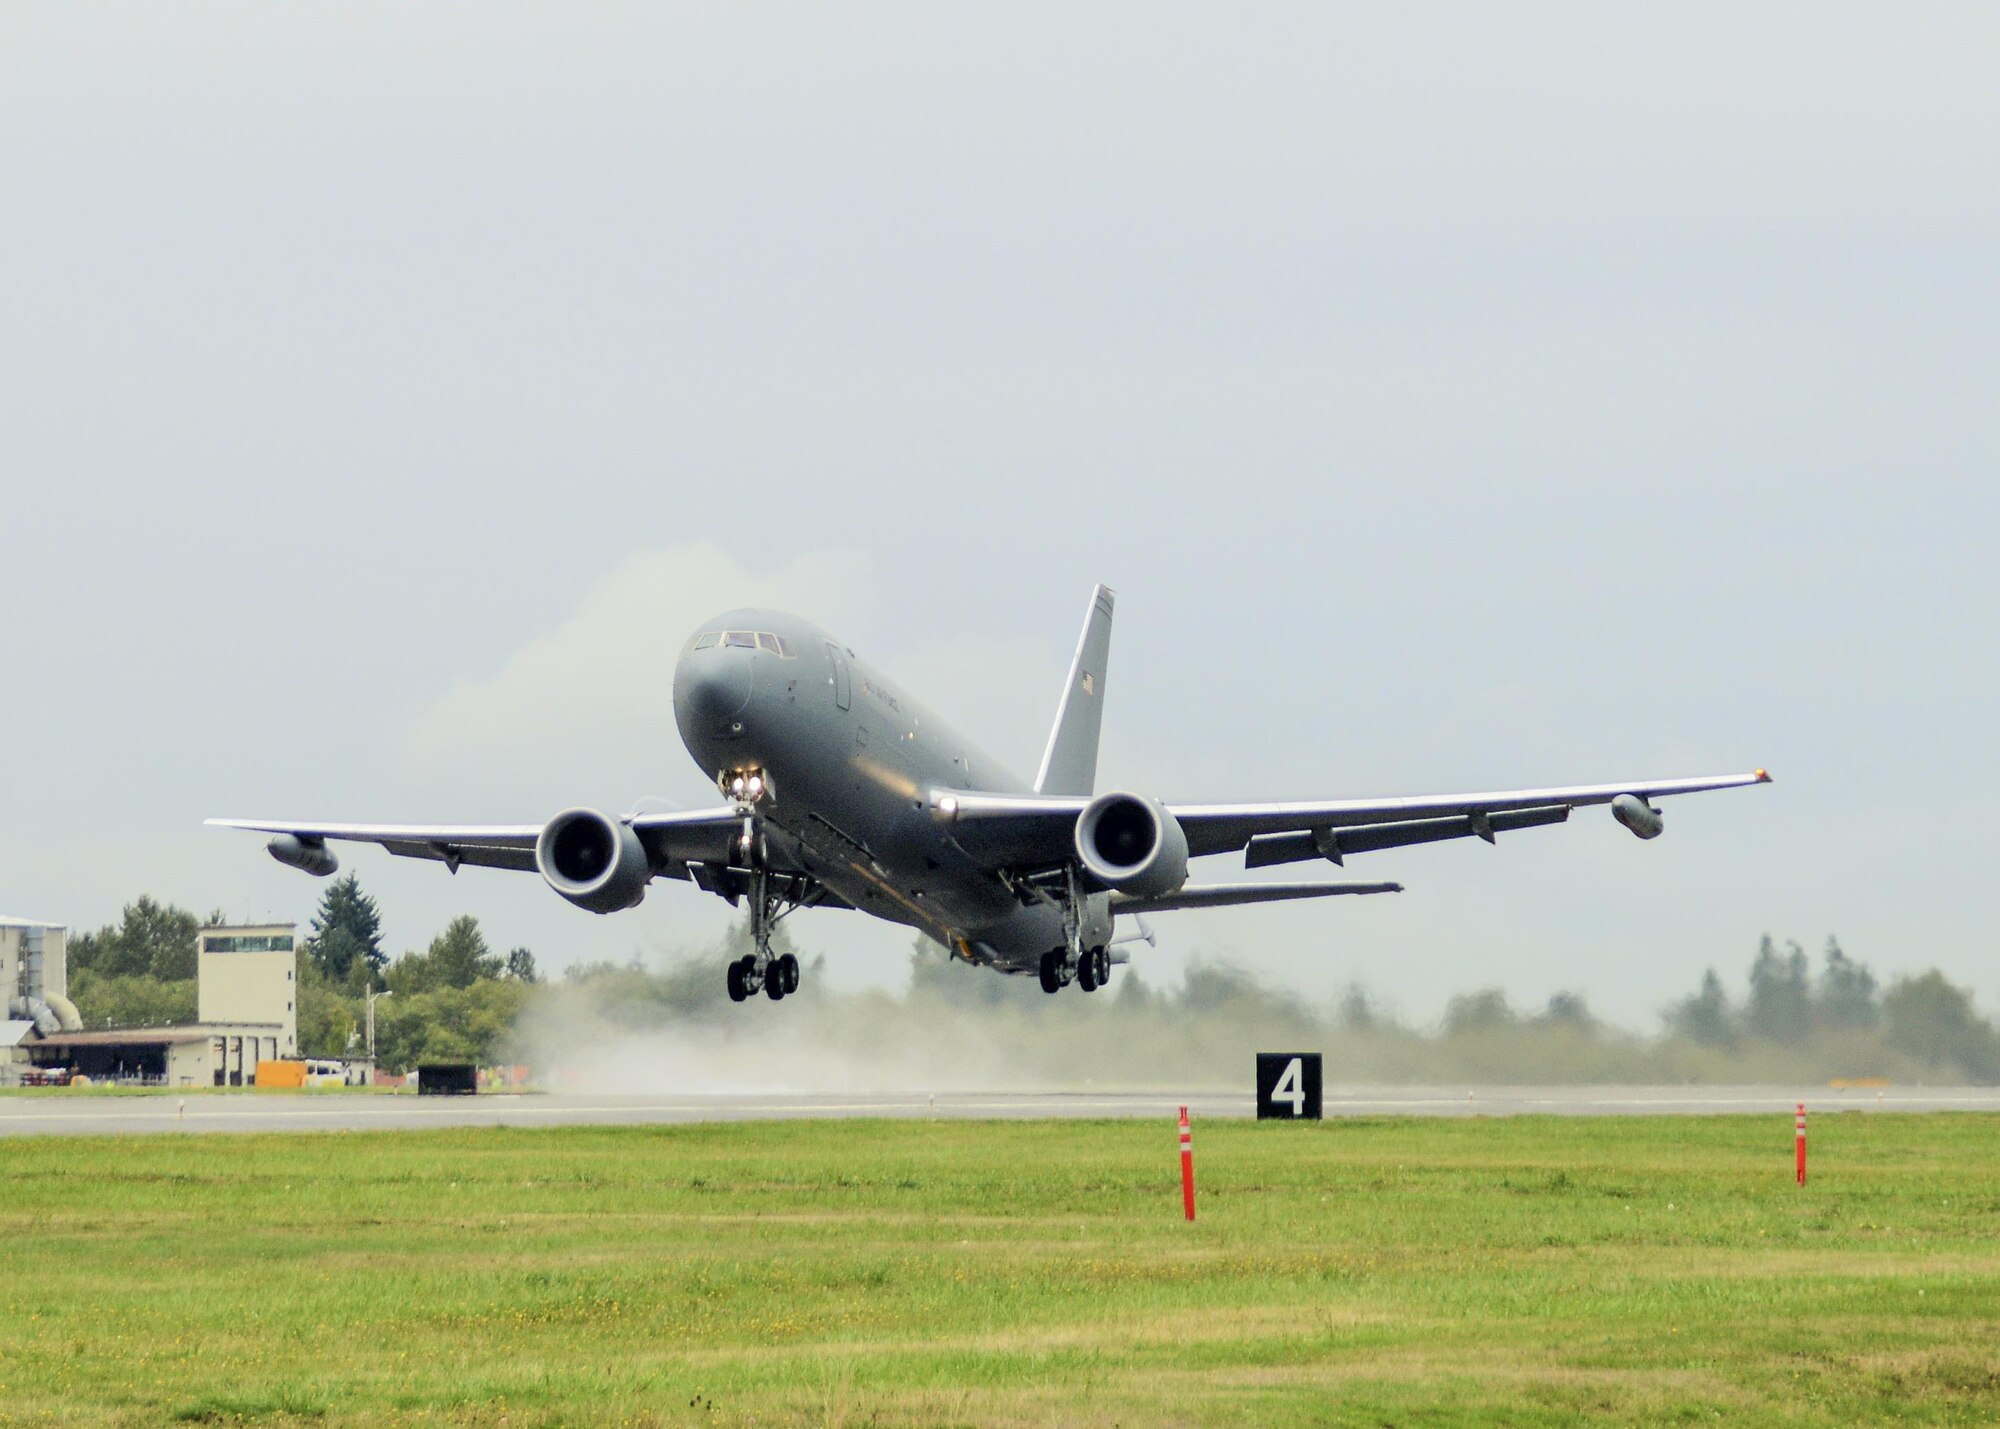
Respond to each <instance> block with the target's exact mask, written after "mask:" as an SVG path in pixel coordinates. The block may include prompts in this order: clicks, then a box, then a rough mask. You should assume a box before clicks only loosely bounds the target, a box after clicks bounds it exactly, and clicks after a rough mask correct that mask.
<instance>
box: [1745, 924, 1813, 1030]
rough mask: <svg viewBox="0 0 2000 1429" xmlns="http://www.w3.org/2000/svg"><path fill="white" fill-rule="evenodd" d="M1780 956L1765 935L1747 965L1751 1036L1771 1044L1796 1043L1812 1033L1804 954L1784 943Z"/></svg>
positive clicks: (1807, 965)
mask: <svg viewBox="0 0 2000 1429" xmlns="http://www.w3.org/2000/svg"><path fill="white" fill-rule="evenodd" d="M1785 946H1786V947H1787V948H1789V949H1791V951H1790V952H1788V953H1785V954H1782V955H1780V953H1779V952H1778V950H1777V948H1776V947H1775V946H1773V944H1772V942H1771V935H1770V934H1769V933H1766V934H1765V935H1764V941H1763V943H1762V944H1760V945H1759V947H1758V949H1757V961H1756V962H1754V963H1752V964H1751V965H1750V1007H1749V1011H1748V1014H1747V1019H1746V1020H1747V1021H1748V1023H1749V1026H1750V1031H1751V1034H1752V1035H1753V1036H1757V1037H1762V1038H1766V1039H1768V1040H1769V1041H1772V1042H1796V1041H1798V1040H1799V1038H1801V1037H1803V1036H1805V1035H1806V1033H1807V1032H1809V1031H1811V1030H1812V990H1811V987H1810V985H1809V982H1808V972H1809V970H1810V969H1809V964H1808V963H1807V962H1806V950H1805V949H1804V948H1802V947H1800V946H1799V945H1798V944H1797V943H1786V944H1785Z"/></svg>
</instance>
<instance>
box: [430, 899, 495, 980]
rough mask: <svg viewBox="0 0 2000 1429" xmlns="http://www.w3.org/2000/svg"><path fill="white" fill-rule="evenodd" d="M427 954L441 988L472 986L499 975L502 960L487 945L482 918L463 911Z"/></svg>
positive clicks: (433, 941)
mask: <svg viewBox="0 0 2000 1429" xmlns="http://www.w3.org/2000/svg"><path fill="white" fill-rule="evenodd" d="M425 956H427V957H428V958H429V959H430V961H431V968H432V970H433V972H434V974H435V976H436V979H437V985H438V986H439V987H471V986H472V985H473V984H474V983H475V982H479V981H481V980H483V979H488V978H497V977H499V976H500V959H499V958H497V957H495V956H494V955H493V953H492V952H491V951H489V950H488V948H487V946H486V935H485V934H484V933H481V932H480V931H479V920H478V919H477V918H474V917H472V916H471V915H470V914H460V915H459V916H458V917H456V918H454V919H452V920H451V923H450V925H449V926H448V927H446V929H445V930H444V931H443V932H442V933H440V934H438V935H437V937H435V938H433V939H432V940H431V947H430V952H429V953H427V954H426V955H425Z"/></svg>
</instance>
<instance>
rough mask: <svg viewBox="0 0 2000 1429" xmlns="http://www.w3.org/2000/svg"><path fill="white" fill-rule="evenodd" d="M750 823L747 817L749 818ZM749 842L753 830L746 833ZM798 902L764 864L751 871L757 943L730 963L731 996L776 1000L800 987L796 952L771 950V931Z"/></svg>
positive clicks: (733, 998)
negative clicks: (785, 893)
mask: <svg viewBox="0 0 2000 1429" xmlns="http://www.w3.org/2000/svg"><path fill="white" fill-rule="evenodd" d="M746 825H747V821H746ZM744 841H745V844H746V846H747V845H748V844H749V843H750V834H749V831H748V829H747V827H746V830H745V833H744ZM798 906H799V905H798V904H797V903H795V902H789V901H787V899H786V898H785V897H784V896H783V895H782V893H781V892H780V891H779V889H778V887H777V886H776V880H774V879H773V878H772V877H771V875H770V873H769V872H767V871H766V870H764V869H762V868H758V869H754V870H753V871H752V872H751V874H750V938H751V940H752V941H753V942H754V943H755V944H756V945H757V950H756V951H755V952H753V953H745V954H744V955H743V956H742V957H740V958H738V959H736V961H734V962H732V963H731V964H730V965H729V975H728V979H727V981H728V986H729V1000H730V1001H731V1002H742V1001H744V1000H746V999H747V998H751V997H754V996H756V994H757V993H759V992H762V993H763V994H764V995H765V996H766V997H768V998H770V999H771V1001H773V1002H778V1001H781V1000H782V999H783V998H785V997H786V996H788V995H789V994H791V993H794V992H797V991H798V990H799V960H798V957H797V956H796V955H795V954H792V953H780V954H777V955H776V956H773V955H772V953H771V934H772V933H773V932H774V931H775V930H776V928H777V926H778V924H779V923H780V922H781V921H783V919H784V917H785V915H786V914H788V913H790V912H791V911H792V910H793V909H794V908H796V907H798Z"/></svg>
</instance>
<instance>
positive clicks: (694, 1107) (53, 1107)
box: [0, 1086, 2000, 1136]
mask: <svg viewBox="0 0 2000 1429" xmlns="http://www.w3.org/2000/svg"><path fill="white" fill-rule="evenodd" d="M1801 1101H1802V1102H1805V1103H1806V1104H1807V1106H1808V1107H1809V1108H1810V1109H1811V1110H1812V1111H1815V1112H1829V1111H2000V1088H1990V1087H1885V1088H1880V1089H1876V1088H1867V1089H1848V1090H1844V1091H1842V1090H1835V1089H1831V1088H1828V1087H1825V1086H1819V1087H1475V1088H1471V1089H1469V1090H1468V1089H1466V1088H1462V1087H1359V1088H1340V1087H1329V1088H1328V1089H1327V1092H1326V1102H1325V1110H1326V1114H1327V1115H1328V1116H1329V1117H1343V1116H1519V1115H1524V1114H1529V1113H1534V1114H1542V1115H1557V1116H1613V1115H1635V1114H1651V1115H1681V1116H1692V1115H1707V1114H1719V1113H1748V1112H1767V1113H1772V1114H1779V1113H1789V1112H1790V1111H1791V1110H1792V1107H1793V1105H1794V1104H1795V1103H1797V1102H1801ZM1183 1102H1185V1103H1187V1105H1188V1106H1189V1107H1190V1109H1191V1110H1192V1112H1193V1114H1194V1116H1196V1117H1197V1118H1203V1117H1218V1116H1220V1117H1247V1116H1250V1115H1252V1114H1253V1112H1254V1110H1255V1107H1254V1102H1253V1099H1252V1097H1251V1095H1250V1093H1249V1092H1248V1091H1244V1092H1242V1093H1240V1094H1239V1093H1233V1092H1194V1093H1187V1094H1181V1095H1176V1094H1174V1093H1170V1092H1125V1091H1080V1092H1044V1091H1021V1092H1010V1091H1000V1092H986V1093H975V1092H947V1093H940V1094H938V1095H935V1096H932V1095H929V1094H926V1093H922V1092H917V1093H892V1094H869V1095H858V1094H857V1095H818V1094H810V1093H790V1092H744V1093H727V1094H725V1093H702V1094H688V1095H664V1094H661V1095H646V1096H629V1095H628V1096H617V1095H591V1094H588V1093H575V1092H562V1093H550V1094H546V1095H544V1094H534V1093H527V1094H519V1095H504V1094H483V1095H480V1096H476V1097H418V1096H414V1095H411V1094H408V1093H382V1094H376V1095H369V1094H355V1093H311V1092H280V1091H265V1092H232V1093H202V1092H190V1093H188V1094H187V1095H185V1096H177V1095H173V1094H171V1093H169V1094H167V1095H152V1096H138V1095H135V1096H119V1095H115V1094H108V1093H93V1094H76V1093H66V1092H61V1091H52V1092H44V1093H36V1092H28V1093H19V1094H14V1095H8V1096H0V1136H61V1135H70V1136H74V1135H105V1134H114V1133H115V1134H123V1133H132V1132H218V1131H220V1132H232V1131H233V1132H258V1131H266V1132H268V1131H390V1130H407V1129H411V1128H419V1127H455V1126H651V1125H668V1124H673V1123H685V1122H700V1121H755V1120H777V1119H783V1118H792V1117H903V1118H915V1119H923V1118H927V1117H939V1118H944V1117H950V1118H960V1119H963V1118H978V1117H1009V1118H1020V1117H1158V1118H1160V1119H1162V1120H1166V1119H1168V1118H1170V1117H1172V1116H1173V1115H1174V1111H1175V1108H1176V1107H1177V1106H1179V1105H1180V1104H1181V1103H1183Z"/></svg>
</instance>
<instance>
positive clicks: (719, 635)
mask: <svg viewBox="0 0 2000 1429" xmlns="http://www.w3.org/2000/svg"><path fill="white" fill-rule="evenodd" d="M718 645H719V646H722V647H723V648H725V649H730V650H768V651H770V652H771V653H772V654H773V655H776V656H777V657H778V658H779V659H781V660H791V659H794V658H796V657H797V655H798V653H799V652H798V651H797V650H796V649H794V648H793V647H792V642H791V641H789V640H787V639H785V637H784V636H782V635H773V634H772V633H771V632H770V631H768V630H704V631H702V633H701V634H699V635H697V636H695V638H694V648H695V649H697V650H713V649H714V648H715V647H717V646H718Z"/></svg>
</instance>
